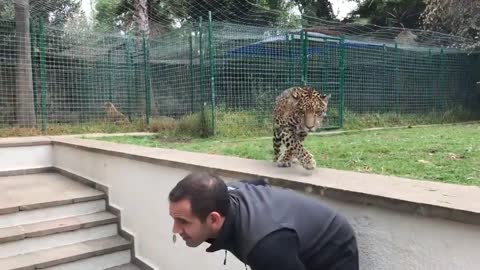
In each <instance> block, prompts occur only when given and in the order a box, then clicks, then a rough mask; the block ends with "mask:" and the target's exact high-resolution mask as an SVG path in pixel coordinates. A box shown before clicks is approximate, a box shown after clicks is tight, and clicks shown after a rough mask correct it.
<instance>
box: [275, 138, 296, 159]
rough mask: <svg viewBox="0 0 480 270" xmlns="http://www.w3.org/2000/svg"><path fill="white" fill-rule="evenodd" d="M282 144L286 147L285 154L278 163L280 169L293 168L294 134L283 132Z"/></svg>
mask: <svg viewBox="0 0 480 270" xmlns="http://www.w3.org/2000/svg"><path fill="white" fill-rule="evenodd" d="M281 137H282V144H283V145H285V152H284V153H283V155H282V157H281V158H280V160H279V161H278V162H277V166H278V167H290V166H292V157H293V156H294V154H295V148H294V147H295V145H294V133H293V132H292V131H291V130H283V131H282V132H281Z"/></svg>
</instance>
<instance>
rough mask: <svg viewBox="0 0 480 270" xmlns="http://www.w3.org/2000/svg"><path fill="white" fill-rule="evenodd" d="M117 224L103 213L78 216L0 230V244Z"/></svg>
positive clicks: (115, 219)
mask: <svg viewBox="0 0 480 270" xmlns="http://www.w3.org/2000/svg"><path fill="white" fill-rule="evenodd" d="M117 222H118V218H117V217H116V216H115V215H113V214H111V213H108V212H105V211H103V212H97V213H93V214H87V215H78V216H72V217H67V218H60V219H55V220H48V221H43V222H37V223H31V224H23V225H16V226H13V227H7V228H0V244H2V243H7V242H12V241H18V240H23V239H26V238H34V237H40V236H48V235H52V234H57V233H62V232H69V231H75V230H79V229H86V228H91V227H95V226H100V225H106V224H112V223H117ZM0 249H1V246H0ZM0 254H1V253H0Z"/></svg>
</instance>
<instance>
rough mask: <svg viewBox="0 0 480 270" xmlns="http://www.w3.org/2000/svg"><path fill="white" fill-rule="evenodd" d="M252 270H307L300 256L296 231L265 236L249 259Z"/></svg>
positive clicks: (283, 231)
mask: <svg viewBox="0 0 480 270" xmlns="http://www.w3.org/2000/svg"><path fill="white" fill-rule="evenodd" d="M247 263H248V265H249V266H250V267H251V269H252V270H306V267H305V265H303V262H302V261H301V260H300V258H299V256H298V238H297V235H296V233H295V232H294V231H291V230H288V229H282V230H278V231H275V232H273V233H271V234H269V235H267V236H265V237H264V238H263V239H262V240H261V241H260V242H258V243H257V244H256V245H255V247H254V248H253V249H252V251H251V252H250V254H249V255H248V258H247Z"/></svg>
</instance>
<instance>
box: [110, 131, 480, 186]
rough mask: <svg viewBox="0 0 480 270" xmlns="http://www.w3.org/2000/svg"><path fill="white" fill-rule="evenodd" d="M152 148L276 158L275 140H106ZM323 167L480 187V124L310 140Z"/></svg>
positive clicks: (312, 148)
mask: <svg viewBox="0 0 480 270" xmlns="http://www.w3.org/2000/svg"><path fill="white" fill-rule="evenodd" d="M101 140H106V141H112V142H119V143H127V144H138V145H144V146H151V147H162V148H171V149H178V150H185V151H194V152H204V153H211V154H220V155H229V156H237V157H244V158H251V159H257V160H271V156H272V143H271V139H270V138H257V139H246V140H226V139H225V140H218V138H217V139H191V138H173V137H170V136H161V135H157V136H148V137H128V136H123V137H104V138H101ZM305 147H306V148H307V149H308V150H309V151H310V152H311V153H312V154H314V155H315V158H316V161H317V166H318V167H326V168H334V169H341V170H350V171H358V172H370V173H377V174H385V175H396V176H403V177H409V178H415V179H426V180H434V181H441V182H449V183H458V184H465V185H478V186H480V124H470V125H452V126H436V127H416V128H406V129H389V130H378V131H361V132H349V133H345V134H341V135H328V136H308V137H307V139H306V141H305Z"/></svg>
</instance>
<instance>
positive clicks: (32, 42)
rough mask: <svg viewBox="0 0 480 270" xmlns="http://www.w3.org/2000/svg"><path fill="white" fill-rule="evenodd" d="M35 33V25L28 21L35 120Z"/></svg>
mask: <svg viewBox="0 0 480 270" xmlns="http://www.w3.org/2000/svg"><path fill="white" fill-rule="evenodd" d="M36 40H37V39H36V32H35V25H34V24H33V21H32V19H30V62H31V63H32V65H31V67H30V69H31V71H32V81H33V83H32V92H33V112H34V114H35V118H37V112H38V104H37V91H35V81H36V79H35V76H36V73H35V42H36Z"/></svg>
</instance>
